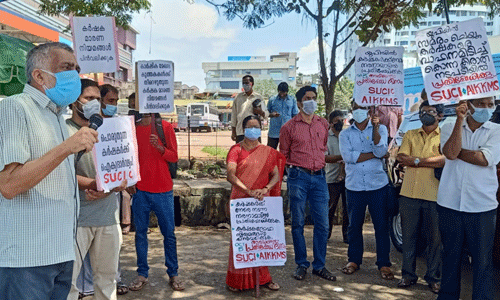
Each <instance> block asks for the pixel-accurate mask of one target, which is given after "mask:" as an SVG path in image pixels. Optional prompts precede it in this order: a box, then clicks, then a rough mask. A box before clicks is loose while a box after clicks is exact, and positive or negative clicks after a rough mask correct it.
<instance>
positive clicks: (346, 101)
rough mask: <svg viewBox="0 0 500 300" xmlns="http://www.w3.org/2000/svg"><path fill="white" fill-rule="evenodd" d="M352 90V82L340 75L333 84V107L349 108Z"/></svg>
mask: <svg viewBox="0 0 500 300" xmlns="http://www.w3.org/2000/svg"><path fill="white" fill-rule="evenodd" d="M353 92H354V82H352V81H351V80H349V79H348V78H346V77H342V79H340V80H339V82H338V83H337V85H336V86H335V96H334V97H333V98H334V101H333V102H334V106H333V108H334V109H349V108H350V107H351V99H352V95H353Z"/></svg>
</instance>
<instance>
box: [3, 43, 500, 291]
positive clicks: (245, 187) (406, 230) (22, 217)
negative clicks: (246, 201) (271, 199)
mask: <svg viewBox="0 0 500 300" xmlns="http://www.w3.org/2000/svg"><path fill="white" fill-rule="evenodd" d="M78 69H79V67H78V63H77V61H76V59H75V56H74V53H73V50H72V49H71V48H70V47H69V46H67V45H65V44H61V43H47V44H42V45H39V46H36V47H35V48H33V49H32V50H31V51H30V52H29V53H28V56H27V65H26V70H27V78H28V83H27V84H26V86H25V88H24V91H23V93H21V94H18V95H14V96H12V97H9V98H6V99H4V100H3V101H2V102H0V115H1V116H2V118H0V193H1V195H0V225H1V228H2V230H1V231H0V241H2V242H1V243H0V278H2V280H0V299H8V300H14V299H15V300H23V299H26V300H28V299H29V300H38V299H40V300H42V299H61V300H62V299H71V300H76V299H78V298H79V297H82V296H84V295H88V294H89V293H93V294H94V295H95V299H98V300H101V299H116V298H117V294H123V293H126V292H128V290H129V289H130V290H132V291H138V290H140V289H142V288H143V287H144V286H145V285H147V284H148V275H149V274H148V271H149V266H148V237H147V233H148V225H149V215H150V212H151V211H154V212H155V214H156V216H157V218H158V224H159V227H160V230H161V234H162V235H163V238H164V241H163V242H164V255H165V266H166V269H167V270H166V272H167V274H168V276H169V278H170V280H169V284H170V286H171V288H172V289H173V290H175V291H182V290H184V289H185V285H184V282H183V281H182V280H181V279H180V278H179V276H178V275H179V274H178V269H179V266H178V260H177V246H176V237H175V218H174V198H173V180H172V176H171V174H170V170H169V163H174V162H176V161H177V160H178V153H177V142H176V137H175V133H174V130H173V127H172V125H171V124H170V123H168V122H166V121H164V120H162V119H161V118H160V117H159V115H157V114H140V113H139V112H138V111H137V110H136V108H135V95H134V94H133V95H130V97H129V108H130V114H131V115H133V116H134V119H135V129H136V135H137V145H138V158H139V164H140V166H141V167H140V175H141V180H140V181H139V182H138V183H137V184H136V185H135V186H132V187H128V183H127V181H126V180H124V181H123V182H121V184H120V186H119V187H116V188H114V189H113V190H112V191H110V192H104V191H99V190H98V188H97V181H96V170H95V167H94V161H93V157H92V155H91V154H90V151H91V150H92V148H93V146H94V144H95V143H96V142H98V135H97V132H96V131H95V130H94V129H92V128H90V127H89V125H90V123H89V119H91V116H93V115H95V114H98V115H101V116H102V117H103V118H112V117H113V116H115V115H116V112H117V101H118V94H119V92H118V90H117V89H116V88H115V87H113V86H111V85H107V84H106V85H101V86H99V85H98V83H96V82H95V81H92V80H89V79H80V77H79V74H78ZM242 83H243V87H244V92H242V93H240V94H238V95H237V97H236V98H235V100H234V103H233V108H232V110H233V111H232V116H233V117H232V121H231V122H232V123H231V125H232V139H233V140H234V141H235V142H236V144H235V145H234V146H233V147H231V149H230V150H229V153H228V156H227V180H228V181H229V182H230V183H231V184H232V186H233V189H232V193H231V197H230V198H231V199H238V198H245V197H253V198H256V199H259V200H262V199H263V198H264V197H267V196H280V195H281V185H282V182H283V180H284V175H285V174H286V176H287V177H286V182H287V189H288V195H289V203H290V211H291V222H292V226H291V231H292V238H293V249H294V258H295V264H296V269H295V272H294V274H293V277H294V278H295V279H296V280H299V281H300V280H304V279H305V277H306V276H307V272H308V269H309V267H311V266H312V270H311V273H312V274H313V275H315V276H318V277H321V278H323V279H325V280H328V281H335V280H336V279H337V277H336V275H334V274H333V273H332V272H331V271H329V270H328V269H327V268H326V252H327V242H328V239H329V238H331V234H332V227H333V224H334V216H335V212H336V209H337V206H338V203H339V200H340V199H341V203H342V208H343V211H342V239H343V241H344V242H345V243H347V244H348V255H347V263H346V264H345V266H344V267H343V268H342V269H341V272H342V273H343V274H345V275H353V274H355V273H356V272H357V271H358V270H359V269H360V267H361V265H362V261H363V249H364V247H363V232H362V228H363V224H364V223H365V213H366V209H367V207H368V210H369V212H370V216H371V220H372V222H373V225H374V229H375V240H376V255H377V260H376V265H377V267H378V270H379V275H380V276H381V278H383V279H386V280H392V279H394V272H393V270H392V269H391V260H390V240H389V218H390V213H389V206H390V204H391V201H394V198H395V197H396V196H395V195H394V191H393V187H392V186H391V184H390V181H389V179H388V175H387V172H386V171H385V159H387V157H388V144H389V143H390V141H391V139H392V138H394V137H395V134H396V129H397V128H398V126H399V125H400V124H401V120H402V113H401V109H400V108H395V107H377V108H374V107H362V106H359V105H358V104H357V103H356V101H355V100H354V99H353V101H352V107H351V110H352V122H351V124H350V125H349V126H345V125H344V124H345V123H344V119H345V116H344V114H343V113H342V112H341V111H339V110H334V111H333V112H331V113H330V114H329V115H328V117H327V120H326V119H325V118H323V117H320V116H319V115H318V114H317V113H316V112H317V109H318V104H317V91H316V88H314V87H311V86H304V87H302V88H301V89H299V90H298V91H297V92H296V94H295V97H294V96H292V95H289V94H288V91H289V87H288V85H287V84H286V83H281V84H280V85H279V86H278V94H277V95H276V96H274V97H272V98H271V99H270V100H269V101H268V103H267V105H264V103H263V102H262V97H261V96H260V95H258V94H257V93H255V92H254V91H253V84H254V79H253V77H252V76H250V75H246V76H244V77H243V78H242ZM421 97H422V102H421V104H420V107H419V117H420V121H421V123H422V126H421V128H418V129H415V130H410V131H408V132H407V133H406V134H405V135H404V138H403V142H402V145H401V147H400V148H399V152H398V154H397V161H398V162H399V163H400V164H401V165H402V166H404V167H405V176H404V180H403V184H402V187H401V192H400V199H399V211H400V213H401V222H402V229H403V265H402V270H401V271H402V278H401V280H400V281H399V282H398V283H397V284H395V286H398V287H400V288H408V287H410V286H412V285H414V284H416V282H417V279H418V276H417V274H416V272H415V265H416V255H417V243H418V237H419V234H420V232H421V233H422V234H424V236H425V238H426V241H427V244H428V245H429V247H428V250H427V255H426V258H427V271H426V274H425V277H424V280H425V281H426V282H427V283H428V285H429V288H430V290H431V291H432V292H434V293H436V294H438V299H439V300H447V299H459V297H460V270H461V257H462V252H463V250H464V247H466V246H467V248H468V251H469V253H470V255H471V256H472V262H473V273H474V278H473V295H472V297H473V299H481V300H485V299H486V300H489V299H491V300H492V299H494V295H493V293H494V289H493V264H492V262H493V253H492V252H493V243H494V236H495V226H496V216H497V205H498V203H497V190H498V177H497V169H496V166H497V165H498V164H499V162H500V151H499V149H500V125H498V124H496V123H495V122H492V121H490V119H491V118H492V115H493V112H494V110H495V102H494V99H493V98H492V97H488V98H478V99H473V100H469V101H462V102H460V103H459V104H458V105H457V107H456V121H454V122H451V123H450V122H448V123H446V124H445V125H443V126H442V127H440V126H439V123H440V121H441V120H442V118H443V111H444V107H443V106H442V105H430V104H429V102H428V101H427V99H426V94H425V91H422V94H421ZM67 106H69V107H70V109H71V111H72V116H71V118H70V119H68V120H64V118H63V117H62V114H63V112H64V110H65V109H66V107H67ZM264 118H269V119H270V129H269V138H268V141H267V146H266V145H263V144H262V141H261V128H262V126H261V121H262V119H264ZM492 120H493V121H497V123H498V115H496V116H494V117H493V119H492ZM79 153H82V154H83V153H84V154H83V155H81V157H79V156H80V155H78V154H79ZM77 155H78V157H79V158H78V159H76V157H77ZM441 169H442V170H441ZM131 198H132V202H131ZM130 203H132V209H131V213H132V216H133V218H131V217H130V206H131V204H130ZM306 206H309V210H310V215H311V218H312V221H313V223H314V236H313V260H312V262H310V261H309V260H308V256H307V246H306V241H305V238H304V226H305V219H306ZM227 211H228V214H229V203H228V209H227ZM131 219H133V225H134V226H135V231H136V233H135V248H136V255H137V277H136V278H135V279H134V280H133V281H132V282H131V283H130V284H128V285H125V284H123V283H122V282H121V270H120V263H119V261H120V259H119V257H120V249H121V244H122V233H127V232H128V231H129V230H130V226H131V223H132V222H131ZM227 267H228V270H227V277H226V284H227V287H228V289H229V290H231V291H233V292H239V291H242V290H245V289H250V288H254V287H255V286H256V285H257V284H258V285H262V286H264V287H266V288H268V289H270V290H278V289H279V288H280V286H279V284H278V283H276V282H274V281H273V280H272V278H271V274H270V272H269V270H268V268H267V267H260V268H258V270H257V269H256V268H246V269H236V268H235V267H234V263H233V252H232V247H230V249H229V258H228V266H227ZM256 274H259V276H258V278H257V276H256Z"/></svg>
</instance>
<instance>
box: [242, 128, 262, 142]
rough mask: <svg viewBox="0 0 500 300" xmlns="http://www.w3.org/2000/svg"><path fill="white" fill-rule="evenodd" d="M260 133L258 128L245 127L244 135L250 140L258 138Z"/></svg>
mask: <svg viewBox="0 0 500 300" xmlns="http://www.w3.org/2000/svg"><path fill="white" fill-rule="evenodd" d="M260 133H261V130H260V128H245V137H246V138H247V139H249V140H251V141H255V140H257V139H258V138H260Z"/></svg>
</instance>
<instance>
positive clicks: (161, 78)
mask: <svg viewBox="0 0 500 300" xmlns="http://www.w3.org/2000/svg"><path fill="white" fill-rule="evenodd" d="M135 72H136V75H135V80H136V89H137V93H136V95H137V96H138V98H137V99H138V101H136V103H137V104H138V105H139V112H141V113H163V112H173V111H174V63H173V62H171V61H165V60H154V61H138V62H137V63H136V65H135ZM136 107H137V106H136Z"/></svg>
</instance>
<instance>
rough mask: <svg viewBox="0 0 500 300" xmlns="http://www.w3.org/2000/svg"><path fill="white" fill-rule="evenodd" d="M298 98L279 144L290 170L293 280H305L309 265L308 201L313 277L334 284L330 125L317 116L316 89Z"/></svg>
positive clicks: (300, 93) (304, 90) (306, 88)
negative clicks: (329, 256)
mask: <svg viewBox="0 0 500 300" xmlns="http://www.w3.org/2000/svg"><path fill="white" fill-rule="evenodd" d="M295 96H296V97H297V106H298V108H299V110H300V112H299V114H298V115H296V116H295V117H293V118H292V119H291V120H290V121H288V122H287V123H285V125H283V127H282V128H281V131H280V141H279V142H280V152H281V153H283V154H284V155H285V157H286V164H287V166H288V181H287V186H288V195H289V197H290V211H291V213H292V237H293V248H294V252H295V263H296V264H297V269H296V271H295V274H294V277H295V279H297V280H303V279H304V278H305V276H306V273H307V268H309V265H310V263H309V261H308V260H307V248H306V241H305V239H304V223H305V206H306V201H309V207H310V208H311V215H312V218H313V221H314V237H313V250H314V261H313V262H312V267H313V271H312V273H313V274H314V275H317V276H320V277H322V278H325V279H327V280H331V281H335V280H336V277H335V276H334V275H333V274H332V273H330V271H328V270H327V269H326V268H325V258H326V243H327V240H328V229H329V228H328V227H329V225H328V202H329V198H330V196H329V193H328V186H327V184H326V179H325V170H324V167H325V152H326V151H327V147H326V143H327V140H328V122H327V121H326V120H325V119H323V118H321V117H319V116H317V115H316V114H314V112H315V111H316V109H317V107H318V105H317V103H316V96H317V93H316V89H315V88H314V87H311V86H304V87H302V88H301V89H300V90H299V91H298V92H297V93H296V94H295Z"/></svg>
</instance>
